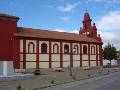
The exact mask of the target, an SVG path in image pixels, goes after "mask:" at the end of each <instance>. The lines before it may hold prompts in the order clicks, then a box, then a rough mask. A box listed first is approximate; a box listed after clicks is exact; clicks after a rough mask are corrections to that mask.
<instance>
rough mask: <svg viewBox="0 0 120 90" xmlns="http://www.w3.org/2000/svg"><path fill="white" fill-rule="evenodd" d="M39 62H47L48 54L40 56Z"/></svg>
mask: <svg viewBox="0 0 120 90" xmlns="http://www.w3.org/2000/svg"><path fill="white" fill-rule="evenodd" d="M39 61H49V54H40V55H39Z"/></svg>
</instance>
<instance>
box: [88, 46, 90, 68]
mask: <svg viewBox="0 0 120 90" xmlns="http://www.w3.org/2000/svg"><path fill="white" fill-rule="evenodd" d="M88 65H89V66H90V44H88Z"/></svg>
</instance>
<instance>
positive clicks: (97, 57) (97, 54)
mask: <svg viewBox="0 0 120 90" xmlns="http://www.w3.org/2000/svg"><path fill="white" fill-rule="evenodd" d="M96 66H98V47H97V44H96Z"/></svg>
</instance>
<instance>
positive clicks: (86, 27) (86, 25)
mask: <svg viewBox="0 0 120 90" xmlns="http://www.w3.org/2000/svg"><path fill="white" fill-rule="evenodd" d="M91 22H92V19H91V18H90V15H89V13H88V12H87V10H86V11H85V14H84V18H83V21H82V23H83V27H80V31H79V34H84V35H87V36H88V37H91V38H94V39H96V40H98V41H101V37H100V34H99V35H97V28H96V25H95V23H93V24H91Z"/></svg>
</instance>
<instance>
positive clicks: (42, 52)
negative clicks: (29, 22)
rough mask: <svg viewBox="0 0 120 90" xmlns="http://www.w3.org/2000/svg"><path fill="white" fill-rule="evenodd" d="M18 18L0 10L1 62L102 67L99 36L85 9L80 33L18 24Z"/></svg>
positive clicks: (22, 66) (27, 65) (24, 66)
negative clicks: (25, 26)
mask: <svg viewBox="0 0 120 90" xmlns="http://www.w3.org/2000/svg"><path fill="white" fill-rule="evenodd" d="M19 19H20V18H19V17H16V16H11V15H8V14H3V13H0V31H1V32H0V42H1V43H0V61H13V65H14V68H15V69H29V68H55V67H61V68H63V67H67V66H72V67H86V66H102V65H103V61H102V44H103V43H102V39H101V37H100V34H97V28H96V25H95V23H93V24H92V23H91V22H92V20H91V18H90V15H89V14H88V12H85V14H84V18H83V21H82V23H83V27H81V28H80V30H79V33H78V34H76V33H69V32H58V31H49V30H41V29H32V28H24V27H18V26H17V22H18V20H19Z"/></svg>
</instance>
